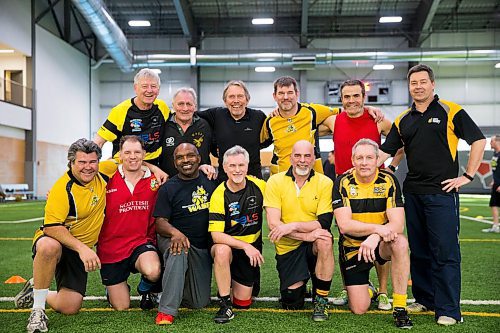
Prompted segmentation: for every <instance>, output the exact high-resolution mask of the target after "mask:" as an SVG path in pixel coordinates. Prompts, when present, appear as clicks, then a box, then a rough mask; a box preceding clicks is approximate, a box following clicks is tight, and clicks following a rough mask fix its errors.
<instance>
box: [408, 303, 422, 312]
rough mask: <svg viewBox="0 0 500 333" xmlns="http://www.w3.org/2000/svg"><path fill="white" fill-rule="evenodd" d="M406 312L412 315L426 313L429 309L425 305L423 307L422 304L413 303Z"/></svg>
mask: <svg viewBox="0 0 500 333" xmlns="http://www.w3.org/2000/svg"><path fill="white" fill-rule="evenodd" d="M406 310H407V311H408V312H411V313H415V312H425V311H427V307H426V306H425V305H422V304H420V303H417V302H415V303H412V304H410V305H408V306H407V307H406Z"/></svg>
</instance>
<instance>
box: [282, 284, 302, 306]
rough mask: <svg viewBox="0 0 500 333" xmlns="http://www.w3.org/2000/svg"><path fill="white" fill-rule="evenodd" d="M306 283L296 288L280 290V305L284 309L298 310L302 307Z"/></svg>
mask: <svg viewBox="0 0 500 333" xmlns="http://www.w3.org/2000/svg"><path fill="white" fill-rule="evenodd" d="M305 294H306V285H305V284H303V285H302V286H300V287H298V288H296V289H285V290H282V291H281V300H280V301H281V306H282V307H283V309H285V310H298V309H302V308H304V297H305Z"/></svg>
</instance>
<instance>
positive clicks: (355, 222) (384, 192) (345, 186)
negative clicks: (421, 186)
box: [333, 139, 413, 328]
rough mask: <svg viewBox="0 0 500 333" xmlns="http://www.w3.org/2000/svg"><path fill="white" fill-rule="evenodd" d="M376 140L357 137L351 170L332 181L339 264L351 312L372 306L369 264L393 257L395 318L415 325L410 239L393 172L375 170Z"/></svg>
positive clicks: (400, 324)
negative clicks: (409, 301) (409, 292)
mask: <svg viewBox="0 0 500 333" xmlns="http://www.w3.org/2000/svg"><path fill="white" fill-rule="evenodd" d="M378 155H379V149H378V144H377V143H376V142H375V141H373V140H370V139H361V140H359V141H358V142H357V143H356V144H355V145H354V147H353V148H352V164H353V166H354V172H353V173H345V174H343V175H342V176H339V177H338V178H337V179H336V181H335V186H334V189H333V209H334V213H335V219H336V221H337V225H338V227H339V230H340V238H339V244H340V246H339V251H340V255H339V257H340V269H341V272H342V276H343V278H344V283H345V286H346V288H347V294H348V298H349V307H350V309H351V311H352V312H353V313H355V314H363V313H365V312H366V311H367V310H368V308H369V307H370V302H371V297H372V295H370V292H369V288H368V279H369V275H370V269H371V268H372V267H373V266H374V264H375V262H378V263H379V264H384V263H385V262H387V261H389V260H390V261H392V270H391V274H392V285H393V299H394V312H393V317H394V323H395V325H396V327H398V328H411V327H412V326H413V324H412V322H411V320H410V318H409V317H408V312H407V310H406V288H407V285H408V275H409V273H410V257H409V254H408V241H407V240H406V238H405V237H404V236H403V230H404V223H405V215H404V208H403V199H402V196H401V189H400V187H399V183H398V181H397V179H396V177H395V176H394V175H393V174H392V173H389V172H387V171H384V170H378V168H377V158H378Z"/></svg>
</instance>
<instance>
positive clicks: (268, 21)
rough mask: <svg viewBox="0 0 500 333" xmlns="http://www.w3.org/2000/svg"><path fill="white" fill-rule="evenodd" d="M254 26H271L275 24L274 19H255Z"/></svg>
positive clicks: (253, 20)
mask: <svg viewBox="0 0 500 333" xmlns="http://www.w3.org/2000/svg"><path fill="white" fill-rule="evenodd" d="M252 24H255V25H262V24H264V25H266V24H267V25H269V24H274V19H272V18H270V17H268V18H265V17H263V18H254V19H252Z"/></svg>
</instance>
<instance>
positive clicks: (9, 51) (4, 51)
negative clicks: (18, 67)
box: [0, 50, 14, 53]
mask: <svg viewBox="0 0 500 333" xmlns="http://www.w3.org/2000/svg"><path fill="white" fill-rule="evenodd" d="M0 53H14V50H0Z"/></svg>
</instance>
